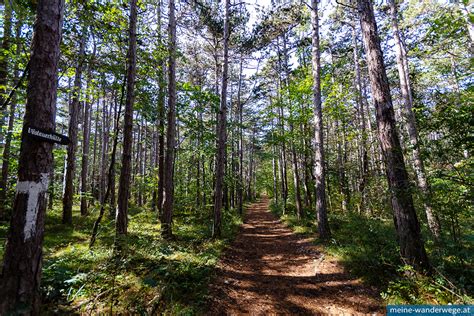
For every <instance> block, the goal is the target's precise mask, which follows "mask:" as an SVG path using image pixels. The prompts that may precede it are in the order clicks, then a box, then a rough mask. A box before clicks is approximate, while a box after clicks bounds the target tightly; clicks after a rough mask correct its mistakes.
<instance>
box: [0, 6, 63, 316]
mask: <svg viewBox="0 0 474 316" xmlns="http://www.w3.org/2000/svg"><path fill="white" fill-rule="evenodd" d="M63 10H64V1H63V0H48V1H45V0H39V1H38V4H37V15H36V21H35V24H34V36H33V40H32V44H31V48H32V53H31V64H30V75H29V82H28V88H27V101H26V111H25V116H24V122H23V133H22V143H21V150H20V159H19V166H18V183H17V187H16V195H15V201H14V206H13V216H12V219H11V222H10V230H9V233H8V239H7V243H6V248H5V255H4V261H3V270H2V275H1V282H0V297H1V298H2V299H1V300H0V314H2V315H8V314H15V313H21V314H33V315H37V314H39V305H40V280H41V264H42V246H43V234H44V218H45V212H46V206H47V190H48V184H49V178H50V174H51V172H52V167H53V154H52V149H53V144H52V143H49V142H44V141H38V140H36V139H33V138H30V137H28V136H27V127H28V126H34V127H37V128H41V129H44V130H47V131H54V129H55V116H56V91H57V82H58V76H57V74H58V61H59V44H60V41H61V27H62V21H63Z"/></svg>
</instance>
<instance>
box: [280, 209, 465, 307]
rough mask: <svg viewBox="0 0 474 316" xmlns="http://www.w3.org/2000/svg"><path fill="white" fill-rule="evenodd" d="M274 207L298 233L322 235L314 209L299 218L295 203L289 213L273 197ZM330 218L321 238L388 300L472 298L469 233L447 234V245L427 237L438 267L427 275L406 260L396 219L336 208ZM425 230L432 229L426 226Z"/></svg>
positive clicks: (445, 301)
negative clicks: (401, 252)
mask: <svg viewBox="0 0 474 316" xmlns="http://www.w3.org/2000/svg"><path fill="white" fill-rule="evenodd" d="M271 210H272V212H273V213H274V214H276V215H277V216H279V217H280V218H281V219H282V220H283V222H285V223H286V225H288V226H289V227H291V228H292V229H293V230H294V231H295V232H296V233H300V234H304V235H314V236H317V222H316V219H315V216H314V212H313V211H311V210H305V212H304V214H305V216H304V217H303V218H302V219H300V220H298V218H297V217H296V215H295V213H296V212H295V208H294V205H292V204H291V203H289V204H288V205H287V211H286V212H285V214H283V208H282V205H276V204H275V203H272V204H271ZM329 223H330V227H331V232H332V237H331V239H330V240H328V241H324V242H323V241H321V240H319V239H317V238H316V239H315V243H317V244H319V245H322V246H323V247H324V249H325V251H326V252H327V253H328V254H330V255H332V256H334V257H336V258H337V259H338V261H339V262H340V263H342V264H343V266H344V267H345V269H346V270H347V271H349V272H350V273H352V274H353V275H355V276H357V277H359V278H361V279H362V281H364V282H365V283H367V284H370V285H374V286H376V287H377V288H379V289H380V295H381V296H382V298H383V299H384V301H385V302H386V303H387V304H448V303H453V304H465V303H471V304H472V302H473V299H472V296H473V291H474V284H473V282H472V280H474V272H473V269H472V268H473V266H472V254H473V244H472V240H469V235H467V237H465V238H464V239H462V240H459V241H458V242H457V243H453V242H451V241H450V238H449V236H444V237H445V238H444V241H443V245H442V247H440V246H439V245H437V244H435V243H434V242H433V241H432V240H427V241H426V249H427V252H428V256H429V258H430V260H431V264H432V266H433V272H432V273H431V274H430V275H422V274H419V273H416V272H415V271H413V270H412V269H411V267H410V266H405V265H404V264H403V262H402V261H401V259H400V256H399V255H398V254H399V248H398V245H397V242H396V232H395V229H394V226H393V221H392V220H390V219H388V218H371V217H369V216H365V215H360V214H357V213H355V212H346V213H343V212H331V213H330V214H329ZM423 233H424V236H427V235H428V233H427V232H426V228H424V232H423ZM471 238H472V237H471Z"/></svg>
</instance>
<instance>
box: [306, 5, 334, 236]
mask: <svg viewBox="0 0 474 316" xmlns="http://www.w3.org/2000/svg"><path fill="white" fill-rule="evenodd" d="M311 7H312V11H311V24H312V30H313V35H312V44H313V48H312V58H313V59H312V65H313V79H314V85H313V104H314V126H315V132H314V140H315V158H314V160H315V166H314V169H315V171H314V173H315V177H316V179H315V180H316V213H317V217H318V231H319V237H320V238H322V239H327V238H329V237H330V236H331V231H330V230H329V222H328V217H327V206H326V183H325V180H326V170H325V169H326V168H325V161H324V143H323V139H324V135H323V116H322V106H321V60H320V48H319V17H318V1H317V0H311Z"/></svg>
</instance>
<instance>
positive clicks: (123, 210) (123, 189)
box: [115, 0, 137, 246]
mask: <svg viewBox="0 0 474 316" xmlns="http://www.w3.org/2000/svg"><path fill="white" fill-rule="evenodd" d="M128 38H129V43H128V45H129V46H128V56H127V57H128V58H127V59H128V68H127V96H126V99H125V112H124V114H125V117H124V127H123V152H122V167H121V170H120V180H119V192H118V203H117V212H116V215H115V232H116V235H117V236H123V235H126V234H127V226H128V218H127V216H128V200H129V198H130V172H131V160H132V142H133V138H132V132H133V103H134V101H135V75H136V63H137V0H130V26H129V37H128ZM119 246H120V245H119Z"/></svg>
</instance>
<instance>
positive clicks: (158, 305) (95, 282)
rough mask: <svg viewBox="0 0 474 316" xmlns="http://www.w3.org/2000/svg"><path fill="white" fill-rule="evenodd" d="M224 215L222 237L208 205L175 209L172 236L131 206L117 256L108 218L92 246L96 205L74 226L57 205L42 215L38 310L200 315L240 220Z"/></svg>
mask: <svg viewBox="0 0 474 316" xmlns="http://www.w3.org/2000/svg"><path fill="white" fill-rule="evenodd" d="M223 216H224V218H223V221H222V222H223V230H222V233H223V237H222V239H211V238H210V236H211V224H210V223H211V221H210V211H209V210H206V211H197V210H176V213H175V222H174V226H173V233H174V237H175V238H174V239H173V240H171V241H166V240H163V239H162V238H161V236H160V234H159V231H160V225H159V223H158V221H157V220H156V214H154V213H153V212H150V211H149V210H146V209H140V208H136V207H135V208H132V209H131V210H130V214H129V226H128V235H127V237H126V240H125V242H126V246H125V248H124V249H123V251H122V252H121V255H114V254H113V251H112V249H113V244H114V222H113V220H111V219H110V218H107V216H106V217H104V219H103V225H102V226H101V228H100V230H99V235H98V238H97V242H96V244H95V246H94V247H93V249H92V250H90V249H89V247H88V242H89V237H90V232H91V229H92V225H93V222H94V220H95V218H96V217H97V210H94V211H93V212H92V214H90V215H89V216H87V217H81V216H80V215H79V210H78V209H74V220H73V222H74V226H73V227H67V226H64V225H61V224H60V223H61V213H60V207H59V206H58V207H57V208H55V209H54V210H53V211H50V212H48V214H47V219H46V234H45V240H44V253H45V256H44V262H43V276H42V284H41V286H42V299H43V306H42V308H43V312H44V313H47V314H50V313H51V314H72V313H77V314H82V313H88V312H92V313H94V314H95V313H113V314H116V313H118V314H123V313H127V314H128V313H130V314H173V315H174V314H180V315H183V314H184V315H186V314H199V313H201V312H202V311H203V310H204V308H205V304H206V300H207V286H208V283H209V281H210V280H211V278H212V275H213V271H214V267H215V265H216V263H217V261H218V258H219V255H220V253H221V251H222V250H223V248H224V247H225V245H226V244H228V242H229V241H230V240H231V239H232V238H233V236H235V234H236V232H237V230H238V227H239V225H240V224H241V220H240V217H239V216H238V214H237V213H236V212H234V211H225V212H224V215H223ZM0 233H1V235H0V237H2V238H4V236H5V234H6V225H3V226H1V227H0ZM2 252H3V249H2ZM0 254H1V253H0Z"/></svg>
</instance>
